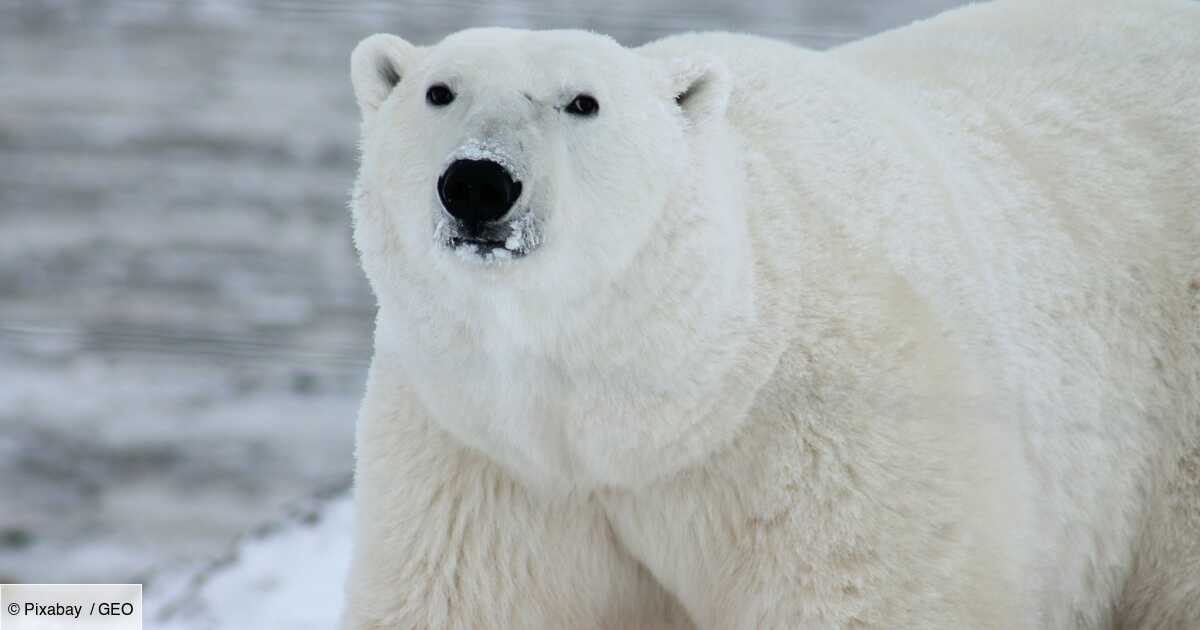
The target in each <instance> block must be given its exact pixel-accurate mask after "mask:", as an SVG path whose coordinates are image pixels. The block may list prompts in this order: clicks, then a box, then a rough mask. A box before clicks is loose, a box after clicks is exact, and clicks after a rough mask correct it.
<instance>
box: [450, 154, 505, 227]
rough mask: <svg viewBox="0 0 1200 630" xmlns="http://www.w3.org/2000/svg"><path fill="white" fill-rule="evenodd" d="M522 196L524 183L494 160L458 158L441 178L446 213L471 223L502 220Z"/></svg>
mask: <svg viewBox="0 0 1200 630" xmlns="http://www.w3.org/2000/svg"><path fill="white" fill-rule="evenodd" d="M520 196H521V182H519V181H517V180H515V179H513V177H512V175H511V174H509V172H508V169H506V168H504V167H503V166H501V165H499V164H497V163H495V162H493V161H491V160H457V161H455V162H454V163H453V164H451V165H450V167H449V168H447V169H446V172H445V173H442V176H441V177H439V178H438V197H441V199H442V206H444V207H445V208H446V212H449V213H450V215H451V216H453V217H454V218H456V219H458V220H459V221H462V222H463V223H467V224H470V225H478V224H481V223H487V222H488V221H495V220H497V219H499V218H500V217H502V216H504V215H505V213H507V212H508V209H509V208H511V207H512V206H513V204H514V203H516V202H517V198H518V197H520Z"/></svg>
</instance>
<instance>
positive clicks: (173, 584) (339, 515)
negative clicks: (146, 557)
mask: <svg viewBox="0 0 1200 630" xmlns="http://www.w3.org/2000/svg"><path fill="white" fill-rule="evenodd" d="M352 514H353V511H352V509H351V502H350V497H349V494H348V493H345V492H341V493H339V494H336V495H334V496H333V497H332V498H324V497H322V498H315V499H314V500H313V501H312V502H311V503H310V504H309V505H304V506H297V507H295V508H293V510H292V512H291V514H290V515H289V516H288V517H287V518H286V519H285V520H283V521H282V522H280V523H277V524H275V525H272V526H270V527H267V528H263V529H261V530H259V531H257V532H255V533H254V534H251V535H250V536H247V537H246V538H245V539H243V540H242V541H241V542H240V543H239V544H238V545H237V546H236V547H235V548H234V549H233V550H231V551H230V552H229V553H228V554H226V555H225V556H224V557H222V558H220V559H218V560H216V561H215V562H212V563H209V564H207V565H204V566H201V567H198V568H192V569H190V570H182V571H175V572H173V573H166V574H163V575H160V576H157V577H156V578H153V579H152V580H151V581H150V583H149V585H148V586H147V589H146V594H145V609H146V616H145V622H144V623H145V625H146V627H152V628H156V629H158V630H220V629H223V628H228V629H230V630H233V629H243V628H254V629H255V630H275V629H277V630H329V629H330V628H334V627H336V626H337V618H338V613H339V612H340V610H341V604H342V589H341V584H342V581H343V579H344V577H345V574H346V571H347V569H348V567H349V562H350V540H351V536H350V530H351V526H352V522H353V519H352Z"/></svg>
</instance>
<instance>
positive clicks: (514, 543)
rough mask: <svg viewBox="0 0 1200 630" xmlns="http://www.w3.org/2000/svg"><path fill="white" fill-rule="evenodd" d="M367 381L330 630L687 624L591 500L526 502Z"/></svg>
mask: <svg viewBox="0 0 1200 630" xmlns="http://www.w3.org/2000/svg"><path fill="white" fill-rule="evenodd" d="M381 372H383V370H380V369H379V365H378V359H377V361H376V365H375V366H374V367H373V369H372V377H371V379H370V380H371V382H370V384H369V387H368V393H367V398H366V400H365V401H364V404H363V409H362V412H361V416H360V419H359V429H358V436H357V438H358V447H357V453H358V466H357V471H356V485H355V502H356V526H355V527H356V532H355V536H356V538H355V553H354V558H353V562H352V567H351V573H350V577H349V580H348V583H347V587H346V588H347V607H346V609H345V611H344V613H343V618H342V628H343V630H368V629H370V630H383V629H385V628H386V629H387V630H408V629H412V628H447V629H452V628H463V629H467V628H472V629H474V628H523V629H530V630H533V629H538V628H547V629H551V628H552V629H555V630H558V629H562V628H571V629H589V628H594V629H597V630H599V629H601V628H603V629H605V630H613V629H618V630H619V629H624V628H672V627H675V628H686V627H688V625H687V624H686V622H684V621H682V616H681V615H679V614H677V613H675V612H673V611H672V605H671V604H670V603H669V602H670V601H671V600H670V598H669V597H667V596H666V595H665V594H664V592H663V590H662V589H661V587H659V586H658V585H657V584H656V583H655V582H654V581H653V579H651V578H650V577H649V576H648V574H647V573H646V572H645V571H644V570H643V569H642V568H641V567H640V566H639V565H638V564H637V563H636V562H634V561H633V560H632V559H630V557H629V556H628V555H626V554H624V553H623V552H622V551H621V550H620V549H619V548H618V547H617V546H616V545H615V544H614V542H613V537H612V532H611V529H610V527H609V525H608V522H607V520H606V519H605V518H604V516H603V515H602V514H601V512H600V511H599V510H598V509H597V508H596V506H595V504H594V503H593V502H592V501H591V500H589V499H588V498H587V497H562V498H557V499H542V498H539V497H537V496H534V495H533V494H531V493H529V492H527V491H526V490H525V489H524V488H523V487H522V486H520V485H519V484H518V483H516V482H515V481H514V480H513V479H511V478H510V477H509V476H508V475H507V474H505V473H504V471H502V470H500V469H499V467H497V466H495V465H494V464H493V463H491V462H490V461H488V460H487V459H486V458H484V457H483V456H482V455H480V454H478V453H475V452H473V451H469V450H467V449H465V448H463V447H462V446H461V445H460V444H458V443H457V442H456V441H455V440H454V439H453V438H452V437H450V436H448V435H447V434H445V433H443V432H442V431H441V430H440V429H438V428H437V427H435V426H433V425H432V423H431V422H429V421H428V419H427V418H426V416H424V415H423V413H422V411H421V409H420V408H419V404H418V403H416V402H415V401H414V399H413V398H412V397H411V396H410V395H408V394H407V393H406V392H405V390H404V388H403V386H401V385H399V384H398V383H394V382H388V383H383V382H381V381H383V380H385V379H381V378H379V377H380V376H381V374H380V373H381ZM672 619H680V621H679V622H677V623H674V622H672V621H671V620H672Z"/></svg>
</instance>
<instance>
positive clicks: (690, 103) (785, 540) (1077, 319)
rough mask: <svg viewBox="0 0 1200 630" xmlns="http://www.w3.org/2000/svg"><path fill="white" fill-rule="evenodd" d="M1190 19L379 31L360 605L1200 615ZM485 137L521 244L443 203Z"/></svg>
mask: <svg viewBox="0 0 1200 630" xmlns="http://www.w3.org/2000/svg"><path fill="white" fill-rule="evenodd" d="M1197 33H1200V7H1198V6H1197V5H1196V4H1195V3H1188V2H1169V1H1163V2H1160V1H1157V0H1155V1H1147V2H1137V3H1135V2H1087V3H1085V2H1070V1H1068V0H1060V1H1058V2H1053V3H1049V4H1047V3H1033V2H1028V3H1027V2H1019V1H1012V2H998V3H992V4H987V5H980V6H973V7H970V8H965V9H961V10H957V11H952V12H950V13H947V14H945V15H943V16H940V17H938V18H935V19H932V20H929V21H926V22H923V23H919V24H915V25H913V26H910V27H907V28H904V29H900V30H897V31H893V32H890V33H885V34H883V35H880V36H877V37H874V38H871V39H868V40H865V41H862V42H858V43H855V44H851V45H849V46H845V47H842V48H839V49H834V50H832V51H828V52H811V51H805V50H802V49H799V48H795V47H793V46H789V45H786V44H782V43H778V42H772V41H768V40H763V39H759V38H754V37H747V36H738V35H725V34H693V35H684V36H679V37H672V38H668V39H665V40H662V41H659V42H655V43H652V44H649V45H647V46H644V47H642V48H638V49H625V48H622V47H620V46H619V45H617V44H616V43H614V42H612V41H611V40H609V39H607V38H603V37H601V36H597V35H594V34H588V33H580V32H541V33H530V32H523V31H511V30H501V29H485V30H472V31H465V32H462V33H459V34H456V35H453V36H451V37H449V38H447V39H446V40H444V41H443V42H441V43H439V44H437V45H436V46H433V47H429V48H416V47H413V46H411V45H410V44H407V43H406V42H403V41H402V40H399V39H398V38H396V37H394V36H388V35H376V36H372V37H371V38H368V39H367V40H364V42H363V43H362V44H360V45H359V47H358V48H357V49H356V50H355V53H354V56H353V57H354V58H353V63H352V75H353V79H354V87H355V94H356V96H357V98H358V100H359V104H360V107H361V108H362V111H363V143H362V151H363V160H362V169H361V171H360V175H359V180H358V186H357V188H356V191H355V196H354V204H353V209H354V217H355V238H356V242H357V244H358V247H359V249H360V251H361V254H362V261H363V266H364V268H365V270H366V272H367V275H368V278H369V279H370V281H371V283H372V286H373V287H374V289H375V292H376V294H377V295H378V298H379V304H380V308H379V315H378V321H377V329H376V355H375V358H374V361H373V364H372V368H371V374H370V378H369V383H368V390H367V395H366V398H365V400H364V403H363V408H362V412H361V415H360V419H359V425H358V470H357V490H356V492H357V495H356V502H357V522H358V524H357V538H356V555H355V559H354V565H353V570H352V575H351V578H350V580H349V583H348V585H347V592H348V597H349V604H348V607H347V610H346V614H345V617H344V626H343V627H344V628H346V629H348V630H351V629H352V630H361V629H367V628H372V629H383V628H389V629H393V628H405V629H407V628H424V627H435V628H573V629H574V628H580V629H583V628H635V627H636V628H698V629H703V630H709V629H718V628H720V629H725V628H730V629H742V628H746V629H749V628H931V629H960V628H996V629H1008V628H1047V629H1051V628H1053V629H1057V628H1080V629H1082V628H1089V629H1092V628H1095V629H1099V628H1111V627H1121V628H1194V627H1200V604H1197V601H1200V568H1198V567H1200V495H1198V494H1197V492H1198V491H1200V177H1197V175H1198V174H1200V173H1198V172H1197V164H1200V73H1197V72H1196V71H1195V68H1197V67H1200V37H1196V34H1197ZM381 67H383V68H384V69H390V70H391V71H392V72H394V74H395V75H396V76H399V77H400V80H399V83H398V84H397V85H396V86H395V87H394V89H390V88H391V86H390V85H388V84H387V82H386V81H384V79H383V77H385V76H388V74H389V73H387V72H385V73H382V74H381V73H380V68H381ZM435 82H445V83H446V84H447V85H449V86H451V88H452V89H453V90H454V91H455V92H456V99H455V101H454V102H453V103H452V104H451V105H449V106H447V107H444V108H432V107H430V106H429V105H428V104H427V103H426V102H425V99H424V93H425V90H426V89H427V87H428V86H429V85H430V84H431V83H435ZM580 92H586V93H589V94H592V95H594V96H595V97H596V98H597V100H598V102H599V103H600V112H599V114H598V115H597V116H596V117H594V118H588V119H582V118H579V117H573V116H571V115H569V114H567V113H565V112H564V111H563V110H562V107H563V106H564V105H566V103H568V102H569V101H570V100H571V98H573V97H574V95H575V94H577V93H580ZM679 95H683V96H682V98H680V100H679V102H678V103H677V102H676V97H677V96H679ZM481 147H482V148H481ZM481 150H484V151H488V152H491V153H489V155H493V156H500V157H496V158H495V159H498V160H502V161H504V162H505V164H506V165H507V166H508V167H509V168H510V170H512V171H513V172H514V173H517V174H518V175H519V178H520V179H522V181H523V182H524V185H525V186H526V187H527V189H526V190H528V193H527V194H523V196H522V198H521V201H519V204H522V205H521V208H520V210H521V211H525V210H528V211H529V215H528V216H530V217H532V218H531V219H529V221H531V222H534V223H531V225H536V227H537V228H538V230H539V231H538V232H537V233H536V234H537V236H538V238H540V245H539V246H537V247H536V249H533V250H532V251H531V252H530V253H529V255H528V256H526V257H524V258H518V259H499V258H486V259H485V258H472V257H471V256H463V255H456V253H455V252H453V251H450V250H447V249H446V248H444V247H442V246H441V245H440V244H439V241H438V240H437V239H435V238H434V235H435V232H436V231H437V230H438V229H439V228H438V225H439V221H440V220H441V218H442V217H443V215H442V214H441V210H440V206H439V202H438V198H437V195H436V192H435V182H436V180H437V177H438V175H439V174H440V173H441V172H442V170H443V169H444V168H445V167H446V165H447V164H448V163H449V161H450V160H452V159H454V158H455V157H459V156H461V155H463V154H464V151H465V152H468V153H470V152H478V151H481ZM472 154H474V153H472ZM522 229H524V228H522ZM531 229H532V228H531ZM522 233H524V232H522ZM532 233H533V232H531V234H532Z"/></svg>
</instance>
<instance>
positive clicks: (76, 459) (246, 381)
mask: <svg viewBox="0 0 1200 630" xmlns="http://www.w3.org/2000/svg"><path fill="white" fill-rule="evenodd" d="M952 4H956V2H955V1H954V0H908V1H903V2H897V1H892V0H886V1H885V0H877V1H874V2H871V1H867V0H804V1H796V2H790V1H782V0H778V1H772V2H763V3H754V4H747V3H734V2H729V3H726V4H718V3H715V2H701V3H697V2H692V1H689V0H660V1H658V2H647V1H646V0H617V1H615V2H607V3H599V4H597V3H594V2H585V1H583V0H552V1H551V2H539V1H537V0H528V1H519V0H509V1H508V2H504V3H487V2H481V1H476V0H448V1H446V2H428V1H416V2H408V3H405V2H380V1H370V2H337V3H334V2H320V1H314V0H257V1H249V0H248V1H245V2H237V1H233V0H175V1H161V2H155V1H151V0H77V1H64V0H58V1H49V0H43V1H29V2H20V1H17V2H14V1H12V0H8V1H0V582H4V581H24V582H36V581H46V582H57V581H127V580H140V579H142V578H143V577H144V576H146V575H148V574H149V573H150V572H152V571H153V570H155V569H156V568H159V569H161V568H163V567H165V568H166V569H162V570H165V571H166V573H163V574H164V575H168V574H171V571H172V570H173V569H172V567H179V566H190V565H191V563H195V562H202V561H203V560H204V559H208V558H213V557H217V556H220V555H221V554H222V553H223V552H225V551H226V550H227V549H228V548H229V545H230V543H231V541H232V540H233V539H234V538H235V536H237V535H238V534H240V533H242V532H245V531H249V530H252V529H253V528H255V527H256V526H258V525H260V524H262V523H264V522H269V521H272V520H274V519H276V518H278V517H279V515H280V514H281V513H282V511H283V509H284V508H283V506H285V505H287V504H290V503H291V502H293V501H295V500H297V498H298V497H304V496H308V495H310V494H311V493H312V492H314V490H316V489H320V488H328V487H335V486H338V485H339V484H344V483H345V482H346V480H347V479H348V476H349V474H350V467H351V436H352V424H353V417H354V411H355V407H356V404H357V398H358V396H359V394H360V389H361V387H362V381H363V376H364V371H365V367H366V363H367V359H368V356H369V335H370V328H371V317H372V311H373V302H372V298H371V296H370V295H369V293H368V291H367V289H366V286H365V283H364V281H363V280H362V277H361V274H360V272H359V271H358V269H357V265H356V262H355V260H354V256H353V251H352V248H351V245H350V238H349V230H348V220H347V213H346V211H345V202H346V198H347V194H346V191H347V189H348V188H349V186H350V183H351V179H352V177H353V171H354V150H353V147H354V141H355V133H356V122H355V111H354V105H353V101H352V98H351V95H350V87H349V83H348V79H347V58H348V55H349V51H350V49H351V48H352V47H353V45H354V43H355V42H356V41H357V40H358V39H359V38H361V37H362V36H364V35H366V34H368V33H371V32H375V31H392V32H397V33H400V34H402V35H404V36H406V37H408V38H410V39H412V40H414V41H417V42H431V41H434V40H436V39H437V38H439V37H440V36H442V35H444V34H445V33H447V32H450V31H453V30H457V29H460V28H464V27H467V26H472V25H488V24H498V25H506V26H523V27H539V28H545V27H585V28H592V29H595V30H599V31H603V32H607V33H610V34H612V35H614V36H615V37H616V38H617V39H619V40H620V41H622V42H624V43H627V44H635V43H639V42H642V41H646V40H648V39H652V38H655V37H658V36H661V35H663V34H666V33H669V32H674V31H681V30H688V29H734V30H744V31H750V32H757V33H763V34H768V35H773V36H776V37H781V38H784V39H789V40H792V41H795V42H798V43H802V44H806V45H809V46H814V47H827V46H831V45H835V44H838V43H840V42H843V41H847V40H849V39H854V38H857V37H860V36H863V35H866V34H869V33H872V32H875V31H878V30H881V29H883V28H886V27H888V26H892V25H896V24H900V23H903V22H906V21H908V20H910V19H912V18H914V17H919V16H923V15H928V14H932V13H934V12H936V11H938V10H940V9H942V8H945V7H947V6H950V5H952ZM335 505H344V503H337V504H335ZM347 519H348V512H346V511H345V510H344V507H339V508H337V510H336V511H334V512H332V513H331V514H330V515H329V516H328V518H327V519H323V520H320V523H321V525H320V529H321V532H322V533H320V534H319V535H320V536H325V538H322V540H324V541H325V542H323V543H321V544H327V545H328V546H327V547H324V549H327V550H328V553H323V554H322V557H321V558H313V557H311V554H301V553H289V552H287V550H288V549H289V547H288V545H291V544H293V543H295V544H298V545H299V546H300V547H301V548H303V546H304V544H307V543H296V541H297V540H304V539H303V538H302V536H303V534H296V536H299V537H300V538H287V537H286V536H285V537H283V538H280V539H279V542H278V543H274V542H271V540H272V538H271V537H270V536H267V537H266V538H256V539H253V541H257V542H255V543H254V544H257V545H260V546H261V548H262V549H264V550H265V551H263V554H265V555H261V556H253V557H257V558H266V559H267V560H264V561H263V562H262V563H260V564H258V565H253V566H248V567H246V568H247V573H253V572H254V571H253V570H258V569H262V567H263V566H268V567H269V566H271V565H274V564H275V563H276V560H274V559H273V558H284V559H286V560H287V562H288V564H287V565H286V570H287V571H288V572H289V573H290V574H292V575H302V576H305V577H307V579H311V580H321V579H322V578H324V577H325V576H324V575H323V574H321V573H316V572H314V571H301V570H300V569H301V567H296V566H295V565H294V563H296V562H307V561H311V562H325V561H329V562H333V563H335V564H336V563H337V562H340V560H338V558H339V557H340V556H339V554H342V553H344V550H345V540H344V539H337V536H338V535H343V536H344V524H345V522H346V521H347ZM284 529H288V528H284ZM288 531H291V530H290V529H288ZM296 531H298V532H303V531H309V530H307V529H306V528H305V526H303V524H301V525H297V526H296ZM312 535H314V536H317V535H318V534H316V533H313V534H312ZM310 542H311V541H310ZM248 544H249V543H248ZM276 544H278V545H279V547H278V552H279V553H278V555H277V556H272V555H269V554H270V553H271V551H270V549H272V548H273V545H276ZM314 544H315V543H314ZM256 548H259V547H256ZM245 557H251V556H250V555H249V553H247V555H246V556H245ZM237 564H238V563H236V562H231V563H229V564H226V565H224V566H225V567H226V568H225V569H217V570H211V571H208V572H205V573H204V575H206V576H210V577H211V579H209V578H205V579H206V582H205V583H206V584H210V585H220V584H225V583H226V582H221V581H220V580H222V579H224V580H230V582H228V583H230V584H233V583H239V582H237V581H236V580H237V579H240V577H239V576H241V577H244V576H245V574H243V573H238V571H237V570H233V569H230V568H228V567H231V566H236V565H237ZM309 568H313V567H309ZM252 569H253V570H252ZM219 576H227V577H224V578H221V577H219ZM325 581H326V583H324V584H322V585H321V586H322V587H325V588H327V587H328V586H329V584H328V583H327V582H328V581H329V580H328V579H326V580H325ZM185 582H187V581H186V580H185ZM187 583H188V584H191V586H190V587H188V588H186V589H184V594H179V593H175V594H173V597H174V599H175V601H183V600H188V601H197V602H201V601H207V600H206V598H208V599H211V598H219V597H224V596H225V595H222V594H221V593H222V592H221V591H218V590H213V589H215V588H216V586H210V587H208V590H204V589H198V587H197V584H196V583H195V582H194V581H193V582H187ZM240 583H244V584H258V585H259V586H260V587H261V588H260V589H259V590H260V591H262V589H263V588H266V587H263V586H262V585H266V584H270V583H271V581H270V579H266V578H263V579H258V580H257V581H256V580H255V579H251V580H250V581H248V582H240ZM296 588H305V587H303V586H297V587H296ZM262 592H266V591H262ZM301 592H302V591H299V590H282V591H280V593H281V595H280V597H281V598H283V597H284V596H285V595H287V596H289V597H290V596H299V595H300V593H301ZM255 601H256V602H261V603H263V604H264V605H265V604H266V603H269V602H272V601H276V600H272V599H271V598H269V597H265V596H264V597H262V598H257V599H256V600H255ZM247 605H248V604H247ZM177 608H179V609H180V610H183V609H184V608H187V607H186V606H184V607H177ZM201 608H203V606H202V605H201V604H196V605H195V606H192V607H191V608H189V610H193V611H195V610H199V609H201ZM195 618H196V619H199V617H195ZM197 623H199V622H197ZM205 623H207V622H205ZM216 623H217V621H213V624H216ZM193 627H201V626H193ZM203 627H218V626H217V625H212V626H203ZM241 627H261V628H266V627H269V624H266V623H264V624H263V625H257V626H246V625H242V626H241ZM275 627H288V628H299V627H301V626H299V625H288V624H286V623H284V624H283V625H277V626H275Z"/></svg>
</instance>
